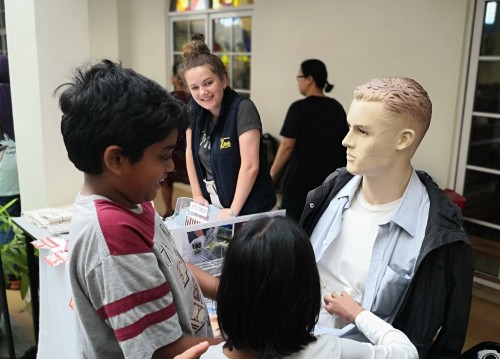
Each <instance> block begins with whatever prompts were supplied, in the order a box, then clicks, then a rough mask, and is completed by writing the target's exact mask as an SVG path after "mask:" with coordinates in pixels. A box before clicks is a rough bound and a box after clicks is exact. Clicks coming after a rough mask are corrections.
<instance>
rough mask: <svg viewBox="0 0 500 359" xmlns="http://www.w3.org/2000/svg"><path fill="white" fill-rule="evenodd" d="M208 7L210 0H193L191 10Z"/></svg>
mask: <svg viewBox="0 0 500 359" xmlns="http://www.w3.org/2000/svg"><path fill="white" fill-rule="evenodd" d="M206 9H208V0H191V10H206Z"/></svg>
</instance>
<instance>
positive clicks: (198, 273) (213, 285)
mask: <svg viewBox="0 0 500 359" xmlns="http://www.w3.org/2000/svg"><path fill="white" fill-rule="evenodd" d="M186 264H187V267H188V268H189V270H190V271H191V273H193V275H194V277H195V278H196V280H197V281H198V284H199V285H200V287H201V291H202V292H203V295H204V296H205V297H207V298H209V299H212V300H215V296H216V295H217V289H218V288H219V278H216V277H214V276H213V275H211V274H208V273H207V272H205V271H204V270H202V269H200V268H198V267H197V266H195V265H194V264H191V263H189V262H186Z"/></svg>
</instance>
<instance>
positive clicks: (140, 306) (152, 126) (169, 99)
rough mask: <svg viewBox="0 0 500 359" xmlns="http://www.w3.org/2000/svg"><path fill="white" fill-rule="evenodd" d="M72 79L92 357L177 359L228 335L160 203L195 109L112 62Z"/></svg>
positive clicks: (82, 277)
mask: <svg viewBox="0 0 500 359" xmlns="http://www.w3.org/2000/svg"><path fill="white" fill-rule="evenodd" d="M66 85H67V86H68V88H67V89H66V90H64V92H63V93H62V94H61V96H60V107H61V110H62V112H63V116H62V122H61V131H62V135H63V138H64V143H65V145H66V149H67V151H68V156H69V159H70V160H71V161H72V162H73V164H74V165H75V166H76V167H77V168H78V169H79V170H80V171H82V172H83V173H84V183H83V187H82V189H81V191H80V193H79V194H78V195H77V197H76V200H75V208H74V214H73V219H72V221H71V229H70V234H69V243H70V262H69V263H70V280H71V287H72V291H73V298H74V302H75V307H76V323H77V335H78V342H79V345H80V352H81V353H82V354H81V355H82V357H84V358H113V359H115V358H151V357H154V358H173V357H174V356H175V355H177V354H179V353H181V352H183V351H184V350H186V349H187V348H189V347H191V346H193V345H195V344H196V343H199V342H202V341H205V340H208V341H209V342H210V343H211V344H214V343H218V342H220V339H213V338H212V337H213V333H212V328H211V325H210V320H209V317H208V312H207V308H206V305H205V300H204V297H203V294H202V289H205V287H203V286H204V283H201V282H200V284H198V282H197V280H196V279H195V277H194V276H193V274H192V273H191V271H190V270H189V269H188V268H187V266H186V263H185V262H184V261H183V259H182V258H181V256H180V255H179V253H178V252H177V250H176V247H175V244H174V241H173V239H172V237H171V236H170V233H169V232H168V230H167V229H166V227H165V225H164V223H163V221H162V219H161V218H160V216H159V215H158V214H157V213H156V211H155V210H154V208H153V206H152V203H151V201H152V200H153V199H154V198H155V196H156V193H157V192H158V189H159V188H160V182H161V181H162V180H164V179H165V177H166V176H167V173H168V172H171V171H172V170H173V169H174V165H173V162H172V159H171V155H172V150H173V149H174V147H175V144H176V141H177V135H178V131H183V130H185V128H186V127H187V111H186V108H185V106H183V105H182V104H181V103H180V102H178V101H177V100H175V99H174V97H173V96H171V95H170V94H169V93H168V92H167V91H166V90H165V89H164V88H162V87H161V86H160V85H158V84H157V83H155V82H154V81H152V80H150V79H147V78H145V77H143V76H141V75H139V74H137V73H136V72H134V71H133V70H131V69H126V68H122V67H121V65H119V64H116V63H113V62H111V61H109V60H103V61H102V62H100V63H98V64H96V65H94V66H91V67H89V68H80V69H78V70H77V71H76V74H75V76H74V79H73V82H72V83H70V84H66ZM66 85H62V86H66ZM200 286H201V288H200ZM207 338H208V339H207Z"/></svg>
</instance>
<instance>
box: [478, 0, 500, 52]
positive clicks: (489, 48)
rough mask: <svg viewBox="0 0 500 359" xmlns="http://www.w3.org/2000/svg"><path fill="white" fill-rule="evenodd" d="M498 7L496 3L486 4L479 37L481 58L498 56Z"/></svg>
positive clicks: (499, 42)
mask: <svg viewBox="0 0 500 359" xmlns="http://www.w3.org/2000/svg"><path fill="white" fill-rule="evenodd" d="M498 11H500V6H498V4H497V2H496V1H489V2H487V3H486V11H485V13H484V27H483V34H482V37H481V52H480V54H481V56H488V55H500V18H499V15H500V14H499V13H498Z"/></svg>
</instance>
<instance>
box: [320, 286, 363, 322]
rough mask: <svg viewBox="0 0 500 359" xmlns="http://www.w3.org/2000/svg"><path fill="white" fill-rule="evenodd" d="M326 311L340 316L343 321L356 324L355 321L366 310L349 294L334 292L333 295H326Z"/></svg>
mask: <svg viewBox="0 0 500 359" xmlns="http://www.w3.org/2000/svg"><path fill="white" fill-rule="evenodd" d="M324 301H325V309H326V310H327V312H328V313H330V314H336V315H338V316H339V317H340V318H341V319H342V320H344V321H347V322H349V323H354V320H355V319H356V317H357V316H358V314H359V313H361V312H362V311H363V310H364V309H363V307H361V306H360V305H359V304H358V303H356V302H355V301H354V299H352V298H351V296H350V295H349V294H347V292H345V291H342V293H340V294H339V293H337V292H332V294H331V295H325V297H324Z"/></svg>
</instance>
